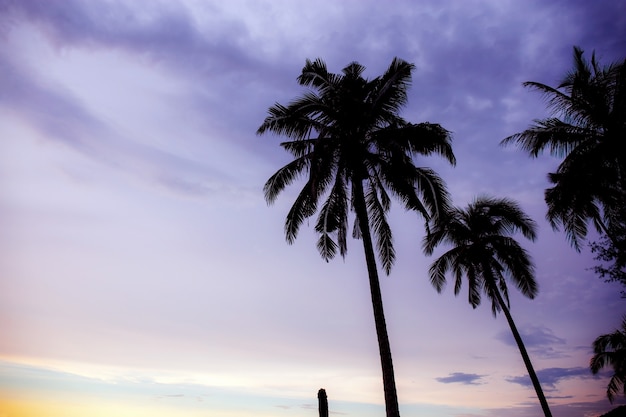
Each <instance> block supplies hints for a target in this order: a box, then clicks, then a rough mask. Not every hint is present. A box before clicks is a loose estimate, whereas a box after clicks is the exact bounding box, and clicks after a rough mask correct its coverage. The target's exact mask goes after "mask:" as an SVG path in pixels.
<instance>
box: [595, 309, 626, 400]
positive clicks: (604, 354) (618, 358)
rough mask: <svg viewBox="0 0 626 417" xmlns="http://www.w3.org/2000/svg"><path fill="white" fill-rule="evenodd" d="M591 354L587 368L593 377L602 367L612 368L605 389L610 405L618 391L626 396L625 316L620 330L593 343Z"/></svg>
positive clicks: (600, 337)
mask: <svg viewBox="0 0 626 417" xmlns="http://www.w3.org/2000/svg"><path fill="white" fill-rule="evenodd" d="M593 353H594V355H593V357H592V358H591V361H590V362H589V367H590V368H591V372H592V373H593V374H594V375H595V374H597V373H598V372H600V370H601V369H602V368H604V367H612V368H613V376H612V377H611V379H610V381H609V384H608V386H607V388H606V396H607V397H608V399H609V401H610V402H611V403H612V402H613V400H614V399H615V396H616V395H619V394H620V391H621V393H622V394H623V395H626V385H625V384H626V316H624V317H623V318H622V325H621V329H617V330H615V331H614V332H613V333H609V334H605V335H602V336H599V337H598V338H597V339H596V340H595V341H594V342H593Z"/></svg>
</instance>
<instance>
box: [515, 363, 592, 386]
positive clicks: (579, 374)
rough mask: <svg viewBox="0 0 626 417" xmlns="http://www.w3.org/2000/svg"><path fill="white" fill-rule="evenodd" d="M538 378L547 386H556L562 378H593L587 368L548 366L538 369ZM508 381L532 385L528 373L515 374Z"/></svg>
mask: <svg viewBox="0 0 626 417" xmlns="http://www.w3.org/2000/svg"><path fill="white" fill-rule="evenodd" d="M537 378H539V381H540V382H541V384H542V385H543V386H545V387H549V388H556V384H558V383H559V382H560V381H562V380H566V379H572V378H583V379H587V378H592V375H591V372H590V371H589V369H587V368H582V367H576V368H546V369H541V370H539V371H537ZM506 380H507V381H509V382H512V383H514V384H519V385H523V386H525V387H531V386H532V382H531V381H530V378H529V377H528V375H523V376H514V377H510V378H506Z"/></svg>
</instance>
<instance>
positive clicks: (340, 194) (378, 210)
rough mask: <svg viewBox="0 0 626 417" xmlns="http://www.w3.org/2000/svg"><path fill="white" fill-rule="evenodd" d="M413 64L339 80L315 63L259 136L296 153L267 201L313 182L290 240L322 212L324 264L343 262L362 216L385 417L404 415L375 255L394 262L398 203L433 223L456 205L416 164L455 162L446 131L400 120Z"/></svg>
mask: <svg viewBox="0 0 626 417" xmlns="http://www.w3.org/2000/svg"><path fill="white" fill-rule="evenodd" d="M413 68H414V66H413V65H412V64H409V63H407V62H405V61H403V60H401V59H398V58H395V59H393V61H392V62H391V65H390V66H389V68H388V69H387V70H386V71H385V73H384V74H382V75H381V76H378V77H376V78H373V79H371V80H368V79H366V78H364V77H363V72H364V70H365V67H363V66H362V65H360V64H358V63H356V62H353V63H351V64H349V65H348V66H347V67H345V68H344V69H343V70H342V72H341V73H340V74H334V73H330V72H328V70H327V68H326V64H325V63H324V61H322V60H321V59H317V60H315V61H309V60H307V61H306V65H305V66H304V68H303V69H302V74H301V75H300V76H299V77H298V82H299V84H300V85H302V86H305V87H308V88H309V90H308V91H307V92H305V93H304V94H303V95H302V96H300V97H298V98H296V99H295V100H294V101H292V102H291V103H289V104H288V105H286V106H285V105H282V104H278V103H277V104H275V105H274V106H272V107H270V109H269V115H268V116H267V118H266V119H265V120H264V122H263V123H262V124H261V126H260V127H259V129H258V132H257V133H259V134H263V133H266V132H273V133H275V134H278V135H282V136H286V137H287V138H289V139H290V140H289V141H286V142H283V143H281V146H282V147H283V148H284V149H285V150H287V151H288V152H290V153H291V154H292V155H293V157H294V159H293V161H291V162H289V163H288V164H287V165H285V166H284V167H282V168H280V169H279V170H278V171H277V172H276V173H275V174H274V175H272V176H271V177H270V179H269V180H268V181H267V182H266V183H265V187H264V191H265V198H266V200H267V202H268V203H273V202H274V201H275V200H276V198H277V196H278V194H279V193H280V192H281V191H283V190H284V189H285V187H286V186H288V185H290V184H291V183H292V182H294V181H295V180H296V179H298V178H300V177H305V178H304V186H303V187H302V190H301V191H300V193H299V195H298V196H297V197H296V200H295V202H294V204H293V206H292V207H291V210H289V213H288V214H287V218H286V222H285V234H286V238H287V241H288V242H289V243H291V242H293V241H294V239H295V238H296V236H297V233H298V230H299V228H300V226H301V225H302V223H303V222H304V221H305V220H306V219H308V218H309V217H311V216H313V215H315V213H318V216H317V221H316V223H315V231H316V232H317V233H318V234H319V240H318V242H317V249H318V250H319V252H320V254H321V256H322V258H323V259H325V260H327V261H328V260H329V259H331V258H333V257H334V256H335V255H336V254H337V253H339V254H341V256H345V255H346V253H347V248H348V247H347V236H348V233H349V231H348V230H349V225H348V217H349V213H351V212H354V217H355V220H354V226H353V227H352V235H353V237H355V238H360V239H361V240H362V243H363V248H364V251H365V258H366V264H367V270H368V277H369V283H370V291H371V297H372V306H373V310H374V319H375V325H376V334H377V338H378V346H379V352H380V359H381V367H382V374H383V387H384V392H385V405H386V412H387V417H398V416H399V409H398V400H397V394H396V386H395V377H394V371H393V363H392V358H391V349H390V346H389V338H388V335H387V326H386V323H385V316H384V310H383V304H382V296H381V293H380V284H379V278H378V269H377V265H376V253H377V255H378V259H379V260H380V262H381V264H382V267H383V269H384V271H385V272H386V273H387V274H388V273H389V272H390V270H391V267H392V265H393V262H394V260H395V250H394V247H393V239H392V233H391V228H390V226H389V224H388V222H387V213H388V211H389V209H390V206H391V199H392V197H395V198H397V199H398V200H399V201H400V202H401V203H402V204H403V205H404V207H405V208H407V209H409V210H415V211H417V212H418V213H420V214H421V215H422V216H423V218H424V219H425V221H435V220H436V219H437V218H438V216H439V215H440V213H443V212H445V211H446V210H447V209H448V207H449V197H448V193H447V192H446V189H445V186H444V183H443V181H442V179H441V178H440V177H439V176H438V175H437V174H436V173H435V172H434V171H433V170H431V169H429V168H424V167H418V166H416V165H415V163H414V158H415V157H417V156H423V155H432V154H439V155H441V156H443V157H444V158H445V159H447V160H448V161H449V162H450V163H452V164H454V163H455V158H454V154H453V152H452V147H451V136H450V134H449V132H448V131H447V130H445V129H443V128H442V127H441V126H439V125H438V124H431V123H420V124H412V123H409V122H407V121H405V120H404V119H403V118H402V117H400V116H399V111H400V109H401V108H402V107H403V106H404V105H405V104H406V101H407V89H408V87H409V86H410V83H411V72H412V70H413ZM321 200H323V203H321V207H320V202H321ZM374 242H375V245H376V251H375V250H374Z"/></svg>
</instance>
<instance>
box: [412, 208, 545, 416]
mask: <svg viewBox="0 0 626 417" xmlns="http://www.w3.org/2000/svg"><path fill="white" fill-rule="evenodd" d="M535 229H536V224H535V222H534V221H533V220H532V219H531V218H530V217H528V216H526V215H525V214H524V212H523V211H522V210H521V209H520V208H519V206H518V205H517V204H516V203H515V202H514V201H512V200H509V199H495V198H489V197H479V198H477V199H476V200H474V201H473V202H472V203H470V204H469V205H468V206H467V208H466V209H465V210H463V209H460V208H454V209H452V210H451V211H450V213H449V215H448V219H447V220H445V221H441V222H439V223H438V224H436V225H435V226H434V227H433V229H432V230H431V233H430V234H428V235H427V236H426V237H425V238H424V242H423V246H424V251H425V252H426V254H427V255H432V253H433V251H434V249H435V247H436V246H438V245H439V244H442V243H443V244H448V245H451V246H452V248H451V249H449V250H448V251H447V252H445V253H444V254H443V255H441V256H440V257H439V258H438V259H437V260H435V262H433V264H432V265H431V267H430V270H429V273H430V282H431V283H432V284H433V286H434V287H435V289H436V290H437V292H441V291H443V288H444V286H445V284H446V274H447V273H448V272H451V273H452V276H453V277H454V280H455V282H454V294H455V295H458V294H459V292H460V291H461V286H462V283H463V278H464V277H465V278H466V279H467V283H468V295H469V302H470V304H471V305H472V307H474V308H476V307H477V306H478V305H479V304H480V301H481V293H484V294H485V295H486V296H487V297H488V298H489V299H490V300H491V309H492V311H493V315H494V316H496V314H497V313H498V312H499V311H502V312H503V313H504V315H505V317H506V320H507V322H508V323H509V327H510V328H511V332H512V333H513V337H514V338H515V342H516V343H517V347H518V348H519V351H520V353H521V355H522V359H523V360H524V364H525V365H526V369H527V370H528V374H529V376H530V379H531V381H532V384H533V387H534V388H535V391H536V393H537V397H538V398H539V402H540V403H541V408H542V409H543V412H544V414H545V416H546V417H550V416H551V413H550V408H549V407H548V402H547V401H546V397H545V395H544V394H543V390H542V389H541V385H540V383H539V379H538V378H537V374H536V373H535V370H534V369H533V366H532V363H531V362H530V357H529V356H528V352H527V351H526V348H525V346H524V342H523V341H522V337H521V335H520V333H519V331H518V330H517V327H516V326H515V322H514V321H513V317H512V316H511V312H510V311H509V308H510V304H509V297H508V288H507V279H508V280H511V281H512V282H513V283H514V284H515V286H516V287H517V288H518V289H519V290H520V292H521V293H522V294H523V295H524V296H526V297H528V298H531V299H532V298H534V297H535V295H536V294H537V291H538V289H537V283H536V282H535V278H534V265H533V263H532V260H531V257H530V255H529V254H528V252H527V251H526V250H525V249H524V248H522V247H521V246H520V245H519V243H518V242H517V241H516V240H515V239H513V238H512V237H510V235H512V234H513V233H516V232H521V233H522V235H524V237H526V238H527V239H529V240H531V241H532V240H535V237H536V234H535Z"/></svg>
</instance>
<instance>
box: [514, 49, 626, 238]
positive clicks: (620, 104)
mask: <svg viewBox="0 0 626 417" xmlns="http://www.w3.org/2000/svg"><path fill="white" fill-rule="evenodd" d="M524 85H525V86H527V87H531V88H533V89H535V90H538V91H539V92H541V93H543V94H544V96H545V97H546V99H547V103H548V106H549V108H550V109H551V110H552V112H553V114H554V116H555V117H550V118H547V119H543V120H536V121H535V124H534V125H532V126H531V127H530V128H529V129H527V130H525V131H523V132H521V133H517V134H514V135H512V136H509V137H507V138H505V139H504V140H503V141H502V144H504V145H508V144H511V143H515V144H516V145H517V146H519V147H520V148H521V149H522V150H524V151H526V152H528V154H529V155H530V156H532V157H537V156H538V155H539V154H541V153H543V152H544V151H546V152H549V153H550V154H552V155H554V156H556V157H559V158H563V160H562V162H561V163H560V165H559V167H558V169H557V171H556V172H554V173H550V174H549V175H548V178H549V180H550V182H551V183H552V184H554V186H553V187H552V188H549V189H547V190H546V192H545V199H546V203H547V205H548V212H547V218H548V220H549V221H550V223H551V225H552V226H553V227H554V228H555V229H558V228H559V227H560V226H563V228H564V230H565V233H566V236H567V237H568V239H569V240H570V243H571V244H572V245H573V246H574V248H576V249H577V250H580V245H581V241H582V240H583V239H584V238H585V237H586V235H587V225H588V222H589V221H591V222H592V223H593V224H594V226H595V227H596V229H597V230H598V231H599V232H601V233H604V234H606V235H607V236H608V237H609V238H611V239H613V237H612V236H611V232H610V230H611V229H612V228H616V227H618V226H619V225H620V224H621V225H624V224H626V213H624V210H623V207H624V206H625V203H626V61H623V62H618V63H614V64H611V65H608V66H604V67H602V66H600V64H599V63H598V61H597V60H596V58H595V54H593V55H592V57H591V61H590V62H588V61H587V60H585V59H584V57H583V50H582V49H580V48H578V47H575V48H574V68H573V69H572V70H571V71H570V72H569V73H568V74H567V75H566V76H565V78H564V79H563V81H562V82H561V83H560V84H559V85H558V86H557V87H556V88H553V87H550V86H547V85H545V84H541V83H538V82H526V83H524Z"/></svg>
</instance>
